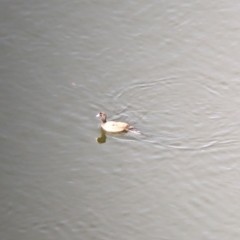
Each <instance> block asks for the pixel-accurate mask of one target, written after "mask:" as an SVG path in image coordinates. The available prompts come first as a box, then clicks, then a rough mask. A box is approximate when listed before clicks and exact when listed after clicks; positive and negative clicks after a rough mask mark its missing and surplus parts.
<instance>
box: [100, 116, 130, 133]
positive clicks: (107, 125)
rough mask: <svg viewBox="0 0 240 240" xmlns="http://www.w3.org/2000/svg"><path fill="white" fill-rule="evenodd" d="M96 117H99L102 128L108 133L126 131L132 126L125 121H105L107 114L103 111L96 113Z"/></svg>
mask: <svg viewBox="0 0 240 240" xmlns="http://www.w3.org/2000/svg"><path fill="white" fill-rule="evenodd" d="M96 117H100V118H101V127H102V129H103V130H104V131H106V132H109V133H120V132H128V131H131V130H132V129H133V128H134V127H133V126H130V125H129V124H128V123H125V122H115V121H107V115H106V113H104V112H100V113H98V114H97V115H96Z"/></svg>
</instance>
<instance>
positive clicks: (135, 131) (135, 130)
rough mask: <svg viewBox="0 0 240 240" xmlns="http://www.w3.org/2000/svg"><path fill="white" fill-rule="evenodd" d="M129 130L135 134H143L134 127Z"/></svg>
mask: <svg viewBox="0 0 240 240" xmlns="http://www.w3.org/2000/svg"><path fill="white" fill-rule="evenodd" d="M128 131H129V132H131V133H135V134H141V132H140V131H139V130H137V129H133V128H132V129H129V130H128Z"/></svg>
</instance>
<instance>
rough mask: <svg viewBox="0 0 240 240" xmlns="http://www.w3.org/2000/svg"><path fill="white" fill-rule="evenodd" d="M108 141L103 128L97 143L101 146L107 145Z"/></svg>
mask: <svg viewBox="0 0 240 240" xmlns="http://www.w3.org/2000/svg"><path fill="white" fill-rule="evenodd" d="M106 139H107V136H106V133H105V132H104V130H103V129H102V128H101V136H100V137H97V138H96V141H97V142H98V143H99V144H101V143H105V142H106Z"/></svg>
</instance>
